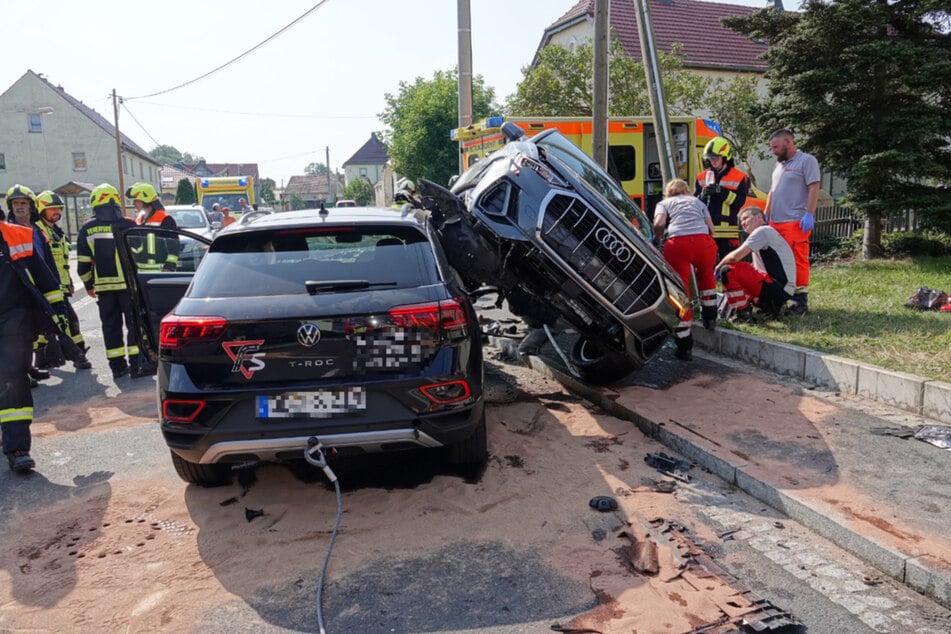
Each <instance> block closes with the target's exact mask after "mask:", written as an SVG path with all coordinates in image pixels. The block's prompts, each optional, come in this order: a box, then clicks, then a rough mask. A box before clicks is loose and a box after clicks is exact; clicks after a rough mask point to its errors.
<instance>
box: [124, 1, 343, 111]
mask: <svg viewBox="0 0 951 634" xmlns="http://www.w3.org/2000/svg"><path fill="white" fill-rule="evenodd" d="M327 1H328V0H320V2H318V3H317V4H315V5H314V6H312V7H311V8H309V9H307V11H305V12H304V13H303V14H302V15H300V16H299V17H297V18H296V19H294V20H293V21H292V22H291V23H290V24H288V25H286V26H284V27H283V28H281V29H280V30H278V31H277V32H276V33H273V34H271V35H269V36H268V37H267V38H265V39H264V41H262V42H260V43H259V44H255V45H254V46H252V47H251V48H249V49H248V50H246V51H245V52H243V53H241V54H240V55H238V56H237V57H235V58H233V59H231V60H229V61H227V62H225V63H224V64H222V65H221V66H219V67H217V68H215V69H212V70H210V71H208V72H207V73H205V74H204V75H201V76H199V77H196V78H194V79H190V80H189V81H186V82H185V83H183V84H179V85H177V86H172V87H171V88H166V89H165V90H160V91H159V92H153V93H150V94H148V95H141V96H139V97H125V99H126V100H132V99H147V98H149V97H156V96H158V95H164V94H166V93H170V92H172V91H173V90H178V89H179V88H184V87H185V86H190V85H191V84H194V83H195V82H197V81H201V80H202V79H205V78H206V77H210V76H211V75H214V74H215V73H217V72H218V71H219V70H222V69H223V68H227V67H228V66H231V65H232V64H234V63H235V62H237V61H238V60H240V59H243V58H244V57H247V56H248V55H250V54H251V53H253V52H254V51H256V50H258V49H259V48H261V47H262V46H264V45H265V44H267V43H268V42H270V41H271V40H273V39H274V38H276V37H277V36H278V35H280V34H282V33H283V32H284V31H286V30H288V29H289V28H291V27H292V26H294V25H295V24H297V23H298V22H300V21H301V20H303V19H304V18H306V17H307V16H308V15H310V14H311V13H313V12H314V11H316V10H317V9H319V8H320V7H322V6H323V5H324V4H326V3H327Z"/></svg>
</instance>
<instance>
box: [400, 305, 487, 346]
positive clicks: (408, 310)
mask: <svg viewBox="0 0 951 634" xmlns="http://www.w3.org/2000/svg"><path fill="white" fill-rule="evenodd" d="M463 301H464V300H462V299H448V300H444V301H441V302H434V303H432V304H415V305H412V306H399V307H397V308H391V309H390V319H391V320H392V321H393V323H394V324H395V325H397V326H400V327H402V328H430V329H432V330H435V331H436V332H437V333H439V334H440V335H441V336H442V337H444V338H446V339H456V338H459V337H465V336H467V333H468V329H469V318H468V316H467V315H466V311H465V308H463V306H464V304H463V303H462V302H463Z"/></svg>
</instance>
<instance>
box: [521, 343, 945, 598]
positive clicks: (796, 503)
mask: <svg viewBox="0 0 951 634" xmlns="http://www.w3.org/2000/svg"><path fill="white" fill-rule="evenodd" d="M711 334H716V333H711ZM744 337H746V339H747V340H749V339H755V338H751V337H749V336H748V335H744ZM742 345H746V346H747V349H748V350H752V351H757V353H758V354H761V353H762V352H763V351H764V350H765V349H767V348H768V347H769V345H768V343H764V342H762V341H759V342H756V341H745V342H744V343H743V344H742ZM787 348H791V346H787ZM789 353H790V351H789V350H778V351H776V355H775V356H776V358H784V359H786V360H787V361H788V360H792V362H793V363H800V362H802V363H804V362H805V359H804V358H799V359H796V358H795V355H792V356H790V354H789ZM842 361H844V362H847V363H851V364H852V365H855V366H856V370H857V369H858V368H857V366H858V365H859V364H855V363H854V362H848V360H846V359H842ZM529 365H530V366H531V367H532V369H534V370H536V371H537V372H539V373H541V374H544V375H545V376H548V377H549V378H552V379H554V380H556V381H558V382H559V383H561V384H562V385H564V386H565V387H567V388H568V389H569V390H570V391H572V392H574V393H575V394H578V395H579V396H581V397H582V398H585V399H587V400H588V401H590V402H591V403H594V404H595V405H597V406H598V407H600V408H601V409H603V410H604V411H606V412H608V413H610V414H612V415H613V416H616V417H618V418H620V419H623V420H628V421H631V422H632V423H634V425H635V426H636V427H637V428H638V429H639V430H640V431H641V432H642V433H643V434H645V435H646V436H648V437H650V438H653V439H655V440H657V441H658V442H660V443H662V444H663V445H664V446H666V447H669V448H671V449H673V450H674V451H676V452H678V453H679V454H681V455H683V456H685V457H686V458H688V459H689V460H691V461H692V462H694V463H696V464H698V465H700V466H701V467H703V468H704V469H707V470H709V471H711V472H712V473H714V474H716V475H717V476H719V477H720V478H722V479H724V480H726V481H727V482H730V483H732V484H733V485H735V486H736V487H737V488H739V489H741V490H743V491H744V492H746V493H748V494H749V495H751V496H753V497H754V498H756V499H757V500H760V501H761V502H763V503H765V504H768V505H770V506H771V507H773V508H775V509H777V510H779V511H781V512H782V513H785V514H786V515H787V516H788V517H790V518H792V519H794V520H796V521H797V522H799V523H800V524H802V525H803V526H806V527H807V528H809V529H810V530H812V531H814V532H815V533H817V534H819V535H821V536H822V537H824V538H826V539H828V540H829V541H831V542H833V543H834V544H836V545H837V546H839V547H840V548H842V549H843V550H846V551H848V552H849V553H851V554H853V555H855V556H856V557H858V558H860V559H862V560H863V561H865V562H867V563H868V564H870V565H872V566H874V567H875V568H876V569H878V570H880V571H882V572H883V573H885V574H887V575H889V576H890V577H892V578H893V579H895V580H896V581H899V582H901V583H903V584H905V585H907V586H909V587H910V588H912V589H914V590H916V591H918V592H920V593H922V594H924V595H925V596H928V597H930V598H931V599H933V600H935V601H937V602H938V603H940V604H942V605H944V606H945V607H948V608H951V567H949V566H947V565H946V564H943V563H942V562H940V561H938V560H936V559H935V558H933V557H931V556H928V555H921V556H910V555H906V554H904V553H901V552H899V551H897V550H895V549H894V548H891V547H889V546H887V545H885V544H882V543H879V542H878V541H877V540H875V539H872V538H870V537H868V536H865V535H862V534H860V533H857V532H855V531H854V530H852V529H851V528H850V527H848V526H846V525H844V524H842V523H839V522H838V521H836V520H835V519H834V518H833V517H832V516H831V514H828V513H826V512H825V511H824V510H823V509H821V508H814V507H813V506H812V505H811V501H809V500H806V499H800V498H799V497H798V496H796V495H795V493H789V492H787V491H783V490H780V489H778V488H776V487H775V486H773V485H771V484H768V483H765V482H763V481H762V480H760V479H758V478H756V477H755V476H753V475H751V474H749V473H747V472H746V471H745V470H744V468H743V464H739V465H737V464H733V463H732V462H730V460H728V459H725V458H723V457H721V456H718V455H716V454H715V453H712V452H710V451H709V450H707V449H706V448H704V447H702V446H700V445H699V444H697V443H695V442H693V440H692V439H691V438H689V437H688V436H686V435H681V434H678V433H676V432H674V431H671V429H670V428H669V427H666V426H664V425H660V424H658V423H655V422H653V421H651V420H649V419H647V418H645V417H644V416H641V415H640V414H638V413H637V412H634V411H631V410H629V409H627V408H626V407H624V406H622V405H619V404H618V403H617V401H616V400H615V398H613V397H614V396H615V394H616V393H614V392H613V391H612V390H611V389H610V388H599V387H594V386H590V385H587V384H585V383H582V382H581V381H578V380H577V379H575V378H574V377H571V376H568V375H566V374H565V373H563V372H561V371H560V370H558V369H557V368H553V367H551V366H549V365H548V364H547V363H545V361H544V359H542V358H541V357H536V356H532V357H529ZM833 365H835V364H833ZM845 371H846V374H848V372H849V369H848V367H846V368H845Z"/></svg>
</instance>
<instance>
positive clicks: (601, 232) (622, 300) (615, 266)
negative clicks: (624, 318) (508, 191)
mask: <svg viewBox="0 0 951 634" xmlns="http://www.w3.org/2000/svg"><path fill="white" fill-rule="evenodd" d="M542 240H543V241H544V243H545V244H546V245H548V246H549V247H550V248H551V249H552V250H554V251H555V253H557V254H558V255H559V256H560V257H561V258H562V259H563V260H564V261H565V262H567V263H568V264H569V265H570V266H571V267H572V268H573V269H574V270H575V271H577V272H578V274H579V275H580V276H581V277H582V278H583V279H584V280H585V281H586V282H588V283H589V284H591V286H593V287H594V288H595V289H597V290H598V292H599V293H601V294H602V295H603V296H604V297H605V298H606V299H607V300H608V301H609V302H610V303H611V304H613V305H614V307H615V308H617V310H618V311H620V313H621V314H623V315H630V314H633V313H638V312H640V311H642V310H645V309H647V308H650V307H651V306H653V305H654V304H656V303H657V301H658V300H659V299H660V297H661V294H662V287H661V284H660V280H659V279H658V276H657V272H656V271H655V270H654V269H653V268H651V267H650V266H649V265H648V263H647V260H646V259H645V258H644V257H643V256H642V255H641V254H640V252H639V251H637V249H635V247H634V246H633V244H632V243H631V242H629V241H628V240H627V239H626V238H625V237H624V236H623V235H622V234H621V233H620V232H619V231H617V230H616V229H615V228H614V227H613V226H611V225H610V224H608V223H606V222H605V221H604V220H603V219H602V218H601V217H600V216H599V215H598V213H597V212H596V211H595V210H594V209H592V208H591V207H588V205H587V204H585V202H584V201H582V200H581V199H579V198H575V197H573V196H566V195H564V194H557V195H555V196H553V197H552V198H551V200H550V201H549V203H548V205H547V206H546V207H545V209H544V211H543V218H542Z"/></svg>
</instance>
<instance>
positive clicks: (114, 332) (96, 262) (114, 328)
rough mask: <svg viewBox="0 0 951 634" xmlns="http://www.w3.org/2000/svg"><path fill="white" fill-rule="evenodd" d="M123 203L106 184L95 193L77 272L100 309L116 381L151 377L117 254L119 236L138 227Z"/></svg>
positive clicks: (82, 231)
mask: <svg viewBox="0 0 951 634" xmlns="http://www.w3.org/2000/svg"><path fill="white" fill-rule="evenodd" d="M120 202H121V201H120V200H119V192H118V191H116V188H115V187H113V186H112V185H109V184H107V183H103V184H102V185H99V186H98V187H96V188H95V189H94V190H92V193H91V194H90V195H89V204H90V205H91V206H92V211H93V218H92V219H91V220H89V221H88V222H86V224H84V225H83V226H82V228H80V230H79V235H78V236H77V238H76V262H77V264H76V272H77V273H79V279H81V280H82V281H83V285H84V286H85V287H86V292H87V293H88V294H89V296H90V297H94V298H95V299H96V303H97V304H98V306H99V318H100V319H101V320H102V338H103V341H104V342H105V345H106V359H108V361H109V368H110V369H111V370H112V377H113V378H114V379H118V378H119V377H122V376H125V375H126V374H129V373H130V371H131V375H132V377H133V378H136V377H140V376H148V375H149V374H151V369H150V368H148V367H147V364H143V363H141V358H140V355H139V346H138V343H137V341H138V339H137V337H136V332H135V326H134V325H133V324H134V322H133V320H132V298H131V296H130V295H129V289H128V286H126V282H125V277H124V276H123V275H122V269H121V268H120V267H119V256H118V254H117V253H116V240H115V233H116V232H118V231H119V230H121V229H122V228H125V227H134V226H135V223H134V222H132V220H130V219H128V218H126V217H125V216H124V215H123V214H122V207H121V204H120ZM123 323H124V324H125V330H126V332H125V337H123V332H122V326H123ZM123 340H125V343H123ZM127 355H128V362H127V361H126V356H127Z"/></svg>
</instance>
